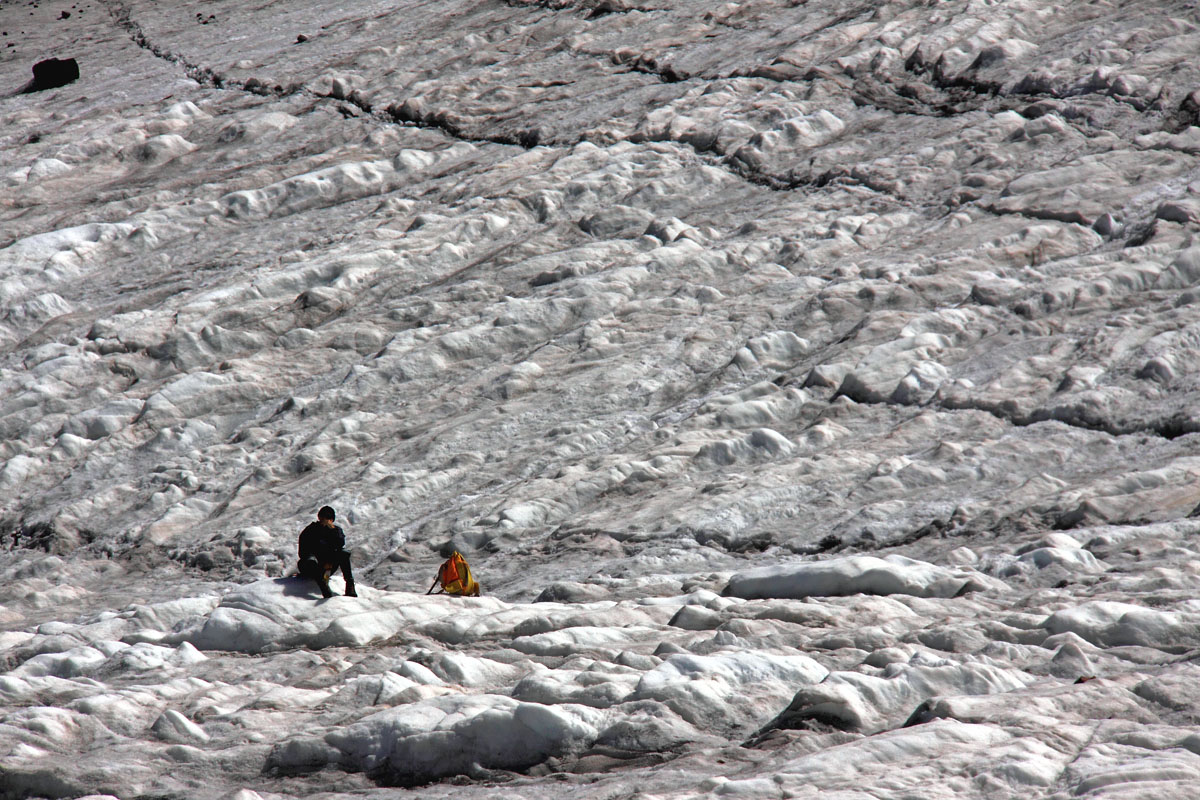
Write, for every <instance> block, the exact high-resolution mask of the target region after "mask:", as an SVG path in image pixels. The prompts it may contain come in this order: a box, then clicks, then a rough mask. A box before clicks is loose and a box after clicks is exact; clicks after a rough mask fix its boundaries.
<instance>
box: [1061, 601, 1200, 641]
mask: <svg viewBox="0 0 1200 800" xmlns="http://www.w3.org/2000/svg"><path fill="white" fill-rule="evenodd" d="M1043 625H1044V627H1045V628H1046V630H1048V631H1050V633H1051V634H1060V633H1066V632H1068V631H1070V632H1071V633H1074V634H1076V635H1077V636H1079V637H1080V638H1082V639H1086V640H1087V641H1089V642H1091V643H1092V644H1095V645H1098V646H1100V647H1122V646H1129V645H1132V646H1141V647H1153V648H1156V649H1159V650H1165V651H1167V652H1170V653H1175V652H1184V651H1187V650H1190V649H1192V648H1195V647H1197V646H1200V615H1198V614H1194V613H1187V612H1181V611H1157V610H1155V609H1152V608H1145V607H1144V606H1135V605H1132V604H1130V603H1119V602H1115V601H1109V600H1097V601H1094V602H1090V603H1083V604H1082V605H1079V606H1075V607H1074V608H1064V609H1061V610H1059V611H1056V612H1054V613H1053V614H1051V615H1050V616H1049V617H1047V618H1046V621H1045V622H1044V623H1043Z"/></svg>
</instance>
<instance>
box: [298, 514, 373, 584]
mask: <svg viewBox="0 0 1200 800" xmlns="http://www.w3.org/2000/svg"><path fill="white" fill-rule="evenodd" d="M333 520H334V513H333V509H332V508H330V507H329V506H325V507H323V508H322V509H321V510H320V511H318V512H317V521H316V522H311V523H309V525H308V527H306V528H305V529H304V530H303V531H301V532H300V562H299V563H298V564H297V565H296V569H297V571H298V572H299V573H300V574H301V575H303V576H304V577H306V578H312V579H313V580H314V581H316V582H317V586H318V587H320V589H321V594H322V595H324V596H325V597H333V591H332V590H330V588H329V576H330V575H332V574H333V571H334V570H335V569H339V568H340V569H341V570H342V577H343V578H345V579H346V596H347V597H358V593H357V592H355V591H354V574H353V573H352V572H351V571H350V554H349V553H348V552H346V534H345V533H343V532H342V529H341V528H339V527H338V526H337V525H334V524H333Z"/></svg>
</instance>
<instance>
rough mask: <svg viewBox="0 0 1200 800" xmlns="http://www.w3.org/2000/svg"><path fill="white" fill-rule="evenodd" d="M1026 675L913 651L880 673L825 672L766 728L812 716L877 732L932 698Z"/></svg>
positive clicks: (995, 688)
mask: <svg viewBox="0 0 1200 800" xmlns="http://www.w3.org/2000/svg"><path fill="white" fill-rule="evenodd" d="M1030 680H1031V679H1030V678H1029V677H1028V676H1027V675H1025V674H1024V673H1021V672H1019V671H1017V670H1011V669H1001V668H999V667H994V666H991V665H988V664H978V663H967V664H960V663H957V662H953V661H940V660H936V659H930V658H928V657H926V656H923V655H921V654H918V655H917V656H914V658H913V659H912V660H911V661H909V663H907V664H903V663H898V662H897V663H892V664H889V665H888V666H887V667H886V668H885V669H884V671H883V674H882V675H866V674H863V673H860V672H840V671H839V672H833V673H830V674H829V676H828V677H827V678H826V679H825V680H824V681H822V682H821V683H819V684H817V685H815V686H809V687H805V688H802V689H801V690H800V691H799V692H797V693H796V696H795V697H793V698H792V702H791V704H790V705H789V706H788V707H787V709H785V710H784V712H783V713H782V714H780V715H779V717H778V719H777V720H776V722H775V723H773V725H772V726H771V727H796V726H798V725H799V724H800V723H802V722H804V721H806V720H816V721H818V722H822V723H825V724H829V725H833V726H834V727H837V728H842V729H845V730H854V731H861V732H863V733H877V732H879V731H883V730H887V729H889V728H894V727H896V726H898V725H900V724H902V723H903V722H904V721H905V720H907V719H908V718H909V716H910V715H911V714H912V713H913V712H914V711H915V710H916V709H917V708H918V707H920V706H921V704H922V703H924V702H925V701H926V700H928V699H930V698H932V697H935V696H940V695H952V696H962V695H988V694H998V693H1002V692H1009V691H1013V690H1016V689H1021V688H1024V687H1025V686H1026V684H1027V683H1028V682H1029V681H1030Z"/></svg>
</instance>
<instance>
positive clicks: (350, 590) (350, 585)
mask: <svg viewBox="0 0 1200 800" xmlns="http://www.w3.org/2000/svg"><path fill="white" fill-rule="evenodd" d="M346 597H358V592H356V591H354V584H353V583H347V584H346Z"/></svg>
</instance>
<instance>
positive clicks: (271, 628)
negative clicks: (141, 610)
mask: <svg viewBox="0 0 1200 800" xmlns="http://www.w3.org/2000/svg"><path fill="white" fill-rule="evenodd" d="M361 591H362V594H363V597H360V598H353V597H341V596H338V597H332V598H329V599H328V600H324V601H321V600H320V595H319V594H318V592H317V589H316V584H314V583H313V582H312V581H309V580H307V579H304V578H276V579H272V580H262V581H257V582H256V583H252V584H250V585H248V586H245V587H243V588H241V589H238V590H236V591H233V592H230V593H229V594H227V595H225V597H224V598H222V599H221V603H220V604H219V605H218V606H217V607H216V608H214V609H213V610H212V611H211V612H210V613H209V614H207V615H206V616H205V617H203V618H202V620H201V621H199V622H196V623H194V624H192V625H190V626H188V627H185V628H184V629H183V630H180V631H177V632H175V633H172V634H170V635H169V636H167V637H166V638H165V639H164V641H165V642H168V643H178V642H190V643H191V644H192V645H194V646H195V647H197V648H199V649H200V650H234V651H237V652H241V653H265V652H269V651H274V650H285V649H289V648H295V647H309V648H314V649H317V648H322V647H339V646H341V647H361V646H362V645H365V644H370V643H371V642H376V641H380V640H382V639H386V638H388V637H389V636H393V635H395V634H396V633H397V632H398V631H400V630H402V629H405V628H408V627H411V626H414V625H419V624H421V623H425V622H430V621H432V620H435V619H438V618H439V617H443V616H446V615H448V614H454V613H459V612H461V611H462V606H463V603H464V602H469V603H472V604H477V605H478V606H481V607H482V608H483V609H485V610H488V611H495V610H497V609H498V608H499V607H500V602H499V601H497V600H493V599H489V598H482V599H476V598H471V599H470V600H468V601H464V600H462V599H461V598H449V597H445V596H430V597H426V596H425V595H412V594H408V593H406V592H373V591H371V590H369V589H363V590H361ZM368 597H369V598H370V599H369V600H368V599H367V598H368Z"/></svg>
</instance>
